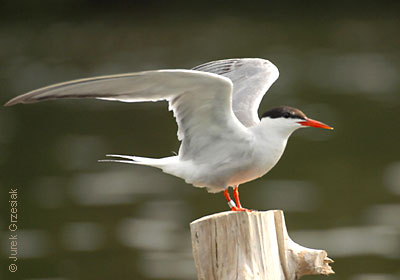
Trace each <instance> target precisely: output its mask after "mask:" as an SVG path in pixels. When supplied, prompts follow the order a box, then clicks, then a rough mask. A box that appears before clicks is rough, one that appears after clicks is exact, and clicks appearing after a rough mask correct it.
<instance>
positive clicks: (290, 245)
mask: <svg viewBox="0 0 400 280" xmlns="http://www.w3.org/2000/svg"><path fill="white" fill-rule="evenodd" d="M190 229H191V233H192V247H193V255H194V260H195V263H196V268H197V276H198V279H202V280H203V279H204V280H212V279H215V280H230V279H237V280H244V279H246V280H247V279H252V280H254V279H274V280H275V279H285V280H292V279H299V278H300V277H301V276H303V275H309V274H324V275H328V274H331V273H334V272H333V270H332V268H331V267H330V266H329V263H332V262H333V261H332V260H331V259H330V258H328V257H327V253H326V251H324V250H315V249H309V248H306V247H303V246H300V245H298V244H296V243H294V242H293V241H292V240H291V239H290V238H289V235H288V233H287V230H286V225H285V219H284V216H283V212H282V211H281V210H271V211H263V212H257V211H255V212H250V213H249V212H232V211H230V212H223V213H218V214H214V215H211V216H207V217H203V218H200V219H198V220H196V221H194V222H192V223H191V224H190Z"/></svg>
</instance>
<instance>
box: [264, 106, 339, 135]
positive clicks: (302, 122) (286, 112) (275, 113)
mask: <svg viewBox="0 0 400 280" xmlns="http://www.w3.org/2000/svg"><path fill="white" fill-rule="evenodd" d="M261 121H262V122H267V123H268V126H269V127H270V128H273V129H275V130H277V131H282V132H284V133H288V134H289V135H290V134H291V133H292V132H293V131H295V130H296V129H298V128H302V127H319V128H325V129H333V127H330V126H329V125H326V124H324V123H322V122H319V121H316V120H313V119H310V118H308V117H307V116H306V115H305V114H304V113H303V112H302V111H300V110H299V109H296V108H293V107H289V106H280V107H276V108H273V109H271V110H269V111H267V112H265V113H264V114H263V115H262V116H261Z"/></svg>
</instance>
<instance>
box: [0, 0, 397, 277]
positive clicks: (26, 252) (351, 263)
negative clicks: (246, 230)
mask: <svg viewBox="0 0 400 280" xmlns="http://www.w3.org/2000/svg"><path fill="white" fill-rule="evenodd" d="M122 2H123V1H122ZM63 3H64V2H63ZM74 3H75V5H77V4H76V3H79V1H74ZM152 3H153V4H154V5H155V4H157V2H152ZM92 4H93V3H92ZM64 5H66V4H65V3H64ZM74 7H75V6H74ZM88 7H89V8H88ZM90 7H91V6H85V10H84V11H83V12H82V11H81V12H76V13H74V14H72V12H71V15H73V16H69V14H68V13H64V14H62V15H57V14H55V13H52V12H51V9H50V8H47V9H44V10H43V11H42V12H41V13H38V14H29V13H28V12H27V11H25V12H21V13H22V15H19V17H18V19H15V18H13V16H12V15H11V14H9V16H8V17H6V18H5V19H3V20H2V23H1V26H0V61H1V68H0V90H1V102H3V103H5V102H6V101H7V100H8V99H10V98H12V97H14V96H16V95H18V94H21V93H24V92H26V91H29V90H32V89H35V88H38V87H42V86H45V85H48V84H52V83H55V82H62V81H67V80H71V79H75V78H83V77H90V76H95V75H105V74H116V73H123V72H134V71H140V70H146V69H161V68H191V67H193V66H195V65H197V64H200V63H203V62H207V61H211V60H214V59H221V58H230V57H262V58H266V59H269V60H271V61H272V62H274V63H275V64H276V65H277V66H278V68H279V70H280V78H279V79H278V81H277V82H276V84H275V85H274V86H273V87H272V88H271V89H270V92H269V93H268V94H267V96H266V98H264V100H263V102H262V104H261V107H260V113H263V112H264V111H266V110H267V109H268V108H271V107H273V106H276V105H281V104H285V105H290V106H294V107H298V108H301V109H302V110H303V111H304V112H305V113H306V114H307V115H308V116H309V117H312V118H315V119H318V120H321V121H323V122H325V123H328V124H330V125H332V126H334V127H335V130H334V131H323V130H317V129H304V130H301V131H299V132H296V133H295V134H294V135H293V136H292V137H291V139H290V141H289V144H288V147H287V149H286V152H285V154H284V156H283V157H282V159H281V161H280V162H279V164H278V165H277V166H276V167H275V168H274V169H273V170H272V171H271V172H270V173H269V174H267V175H266V176H264V177H263V178H261V179H259V180H256V181H253V182H251V183H247V184H245V185H243V186H242V187H241V199H242V201H243V203H244V204H245V206H247V207H249V208H254V209H259V210H267V209H275V208H280V209H283V210H284V211H285V214H286V223H287V226H288V230H289V234H290V235H291V237H292V238H293V240H295V241H296V242H297V243H299V244H302V245H304V246H307V247H311V248H323V249H326V250H327V251H328V254H329V256H330V257H331V258H333V259H334V260H335V263H334V264H333V268H334V270H335V271H336V275H334V276H331V277H330V279H351V280H360V279H367V280H392V279H399V278H400V253H399V252H400V218H399V217H400V199H399V198H400V152H399V143H400V125H399V120H400V119H399V109H400V95H399V90H400V82H399V78H398V77H399V74H400V59H399V58H400V56H399V46H400V37H399V36H398V30H399V28H400V21H399V20H398V18H396V17H395V16H394V15H393V13H392V12H391V11H390V9H387V10H384V11H380V10H376V11H375V12H373V11H370V12H369V13H367V14H366V15H363V14H362V13H361V12H360V13H359V14H353V13H352V12H351V11H349V12H343V13H341V10H340V9H338V10H337V11H336V10H335V11H331V13H329V15H328V16H324V15H323V13H321V10H318V9H317V10H316V13H315V14H313V13H312V12H310V11H309V12H308V13H307V14H305V15H302V14H301V13H300V12H299V13H296V12H295V11H294V10H293V9H292V10H291V13H289V14H288V15H285V14H280V13H281V12H282V11H284V9H282V8H281V9H279V10H278V12H277V13H273V12H269V13H267V14H265V15H264V14H263V13H262V12H261V11H257V12H255V11H254V13H255V15H256V16H253V15H252V12H251V10H246V11H245V12H243V13H242V11H241V10H240V7H237V6H235V7H234V8H232V11H231V10H229V11H223V10H221V8H220V9H219V10H216V11H214V12H207V11H206V9H205V8H204V7H203V8H204V10H201V11H202V12H198V11H195V10H191V9H188V10H187V12H186V13H179V12H173V11H172V10H173V9H172V8H170V9H169V10H168V11H166V12H163V11H161V9H160V8H159V9H156V11H155V12H152V9H151V8H149V7H147V6H146V5H145V4H142V6H138V7H136V9H135V8H132V7H130V10H128V11H123V8H120V9H119V10H113V11H112V13H108V12H107V9H103V10H101V11H99V10H95V11H93V12H92V11H91V10H90ZM144 7H146V8H144ZM36 8H37V7H36ZM103 8H104V7H103ZM37 9H38V8H37ZM17 10H18V9H14V10H12V11H14V12H16V11H17ZM38 10H39V9H38ZM322 10H323V9H322ZM56 11H58V9H56ZM317 12H319V13H320V14H317ZM27 15H29V16H27ZM178 148H179V143H178V141H177V139H176V124H175V121H174V119H173V117H172V114H171V113H170V112H168V110H167V106H166V104H161V103H160V104H155V103H149V104H122V103H113V102H104V101H95V100H85V101H81V100H79V101H78V100H68V101H57V102H45V103H39V104H32V105H18V106H15V107H7V108H1V109H0V151H1V154H2V156H1V157H0V166H1V178H0V187H1V193H0V197H1V199H2V200H1V201H2V202H1V208H0V210H1V216H0V225H1V231H0V239H1V240H0V244H1V245H2V247H1V266H2V270H1V271H0V279H57V280H59V279H62V280H64V279H85V280H88V279H146V280H147V279H196V276H195V267H194V263H193V260H192V255H191V243H190V234H189V223H190V222H191V221H193V220H195V219H197V218H199V217H202V216H205V215H207V214H211V213H216V212H220V211H225V210H227V209H228V207H227V205H226V203H225V200H224V198H223V196H222V194H217V195H212V194H208V193H207V192H206V191H205V190H202V189H196V188H193V187H191V186H189V185H186V184H185V183H184V182H183V181H182V180H180V179H177V178H174V177H171V176H169V175H165V174H163V173H161V172H160V171H159V170H155V169H151V168H146V167H137V166H126V165H120V164H100V163H97V160H98V159H102V158H104V155H105V154H107V153H118V154H132V155H141V156H150V157H163V156H169V155H171V154H172V152H173V151H177V150H178ZM15 188H18V198H17V200H18V231H17V233H18V260H17V262H16V264H17V265H18V270H17V272H15V273H11V272H9V271H8V269H9V268H8V267H9V265H10V264H11V263H13V261H12V260H11V259H9V258H8V257H9V256H10V254H11V252H10V241H9V239H8V238H9V237H10V231H9V229H8V226H9V224H10V203H9V202H8V201H9V200H10V197H9V194H8V192H9V191H10V190H11V189H15ZM304 279H325V278H323V277H321V276H314V277H305V278H304Z"/></svg>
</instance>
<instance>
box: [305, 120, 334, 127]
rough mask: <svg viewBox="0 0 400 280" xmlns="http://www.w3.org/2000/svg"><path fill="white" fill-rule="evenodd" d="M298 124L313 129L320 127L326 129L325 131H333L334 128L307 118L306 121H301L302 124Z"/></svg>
mask: <svg viewBox="0 0 400 280" xmlns="http://www.w3.org/2000/svg"><path fill="white" fill-rule="evenodd" d="M298 123H299V124H301V125H303V126H312V127H319V128H325V129H333V127H331V126H329V125H326V124H324V123H322V122H319V121H316V120H313V119H309V118H306V120H305V121H301V122H298Z"/></svg>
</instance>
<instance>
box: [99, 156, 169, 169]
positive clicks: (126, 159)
mask: <svg viewBox="0 0 400 280" xmlns="http://www.w3.org/2000/svg"><path fill="white" fill-rule="evenodd" d="M106 156H107V157H114V158H118V159H101V160H99V162H121V163H130V164H139V165H147V166H152V167H157V168H160V169H163V167H165V165H167V164H168V163H171V162H172V161H173V159H174V158H176V156H173V157H166V158H146V157H137V156H128V155H115V154H108V155H106Z"/></svg>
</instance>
